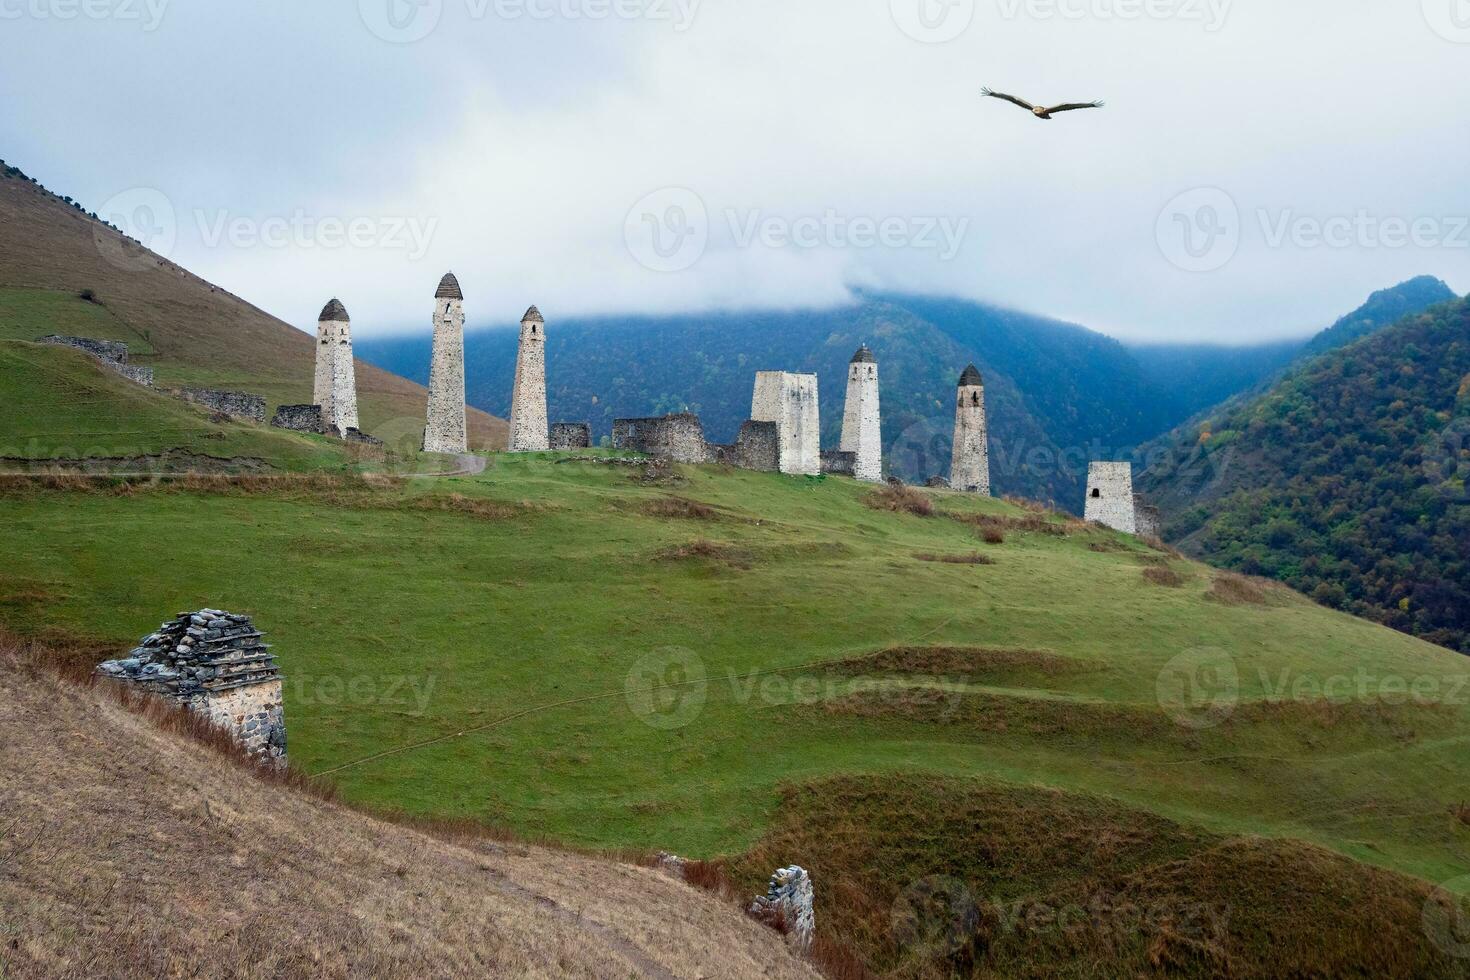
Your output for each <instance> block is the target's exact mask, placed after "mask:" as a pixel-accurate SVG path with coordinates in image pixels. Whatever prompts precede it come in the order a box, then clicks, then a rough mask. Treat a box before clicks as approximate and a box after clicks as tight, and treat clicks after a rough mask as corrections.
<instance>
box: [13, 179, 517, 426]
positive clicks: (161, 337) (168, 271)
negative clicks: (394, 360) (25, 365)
mask: <svg viewBox="0 0 1470 980" xmlns="http://www.w3.org/2000/svg"><path fill="white" fill-rule="evenodd" d="M432 287H433V283H429V284H427V285H425V286H424V287H423V288H424V289H425V294H424V295H425V303H426V305H425V315H426V316H427V311H428V306H427V303H428V297H429V296H430V295H431V290H432ZM84 289H90V290H92V291H93V293H94V294H95V296H96V298H97V300H98V301H99V302H100V303H101V304H103V307H104V309H103V310H102V312H101V313H99V312H97V309H98V308H96V307H94V306H93V305H92V304H86V303H84V302H83V301H81V300H80V299H78V298H77V294H78V293H79V292H80V291H82V290H84ZM329 298H330V297H327V296H323V297H322V300H323V302H325V301H326V300H327V299H329ZM89 307H90V308H89ZM349 308H350V307H349ZM104 313H105V314H106V315H105V316H104V315H103V314H104ZM316 313H317V311H316V310H315V309H313V310H303V311H302V313H301V319H302V322H303V323H307V322H308V321H311V320H312V318H314V317H315V316H316ZM308 325H310V324H308ZM70 327H76V328H78V329H79V330H80V329H83V328H88V329H97V330H99V331H100V332H101V333H103V334H112V336H106V337H104V338H103V339H121V340H126V341H128V342H129V344H133V345H140V346H137V347H136V349H137V350H138V352H139V354H140V355H142V356H140V357H138V358H137V362H138V363H139V364H141V365H145V366H151V367H153V368H154V369H155V370H156V372H157V377H158V383H159V384H160V385H164V386H169V385H203V386H207V387H215V388H226V389H236V390H244V391H251V392H255V393H257V394H261V395H265V396H266V399H267V401H268V402H269V404H270V408H271V410H272V411H274V409H275V406H277V405H280V404H283V403H286V404H289V403H302V402H307V401H310V399H311V385H312V363H313V358H314V356H315V346H314V344H313V342H312V338H311V337H310V336H308V335H307V334H305V333H303V332H301V331H300V330H297V329H294V328H292V327H291V326H289V325H288V324H285V323H283V322H281V321H280V320H277V319H275V318H274V317H272V316H269V315H267V314H265V313H264V312H262V311H261V310H259V309H257V308H256V307H254V306H251V305H250V304H249V303H246V302H244V301H243V300H241V299H239V298H238V297H236V296H233V295H231V294H230V293H227V292H225V291H224V290H222V289H220V288H219V287H217V286H213V285H210V284H209V283H207V282H205V281H204V280H202V279H200V278H198V277H197V276H194V275H193V274H191V273H189V272H188V271H186V270H184V269H182V268H180V267H179V266H177V265H175V264H173V263H172V262H169V261H168V260H166V259H163V258H160V257H159V256H157V255H154V254H153V253H151V252H148V251H146V250H144V249H143V248H142V246H140V245H138V244H137V243H136V242H133V241H131V240H130V239H127V238H124V237H123V236H122V235H120V234H118V233H117V232H116V231H114V230H113V229H111V228H109V227H107V226H106V225H103V224H101V223H99V222H97V221H96V220H94V219H92V218H90V217H88V216H86V215H85V214H82V213H80V212H79V211H77V210H75V209H74V208H72V207H70V206H68V205H67V204H66V203H65V202H63V201H61V200H60V199H59V198H57V197H55V196H53V195H51V194H49V193H47V192H46V191H45V190H43V189H41V188H39V187H37V186H36V185H34V184H31V183H30V182H28V181H24V180H20V179H16V178H8V179H0V339H17V340H35V339H36V338H37V337H39V336H42V335H43V334H48V333H64V332H67V330H68V329H69V328H70ZM89 335H90V334H89ZM145 350H147V351H150V353H144V351H145ZM357 391H358V401H359V409H360V413H361V416H362V422H363V428H364V430H365V431H368V432H372V433H374V434H377V435H380V436H386V437H387V438H389V439H390V440H392V441H393V443H394V444H395V445H397V444H398V442H399V441H401V440H403V439H407V440H409V441H410V442H411V441H412V438H413V436H415V435H419V434H422V430H423V420H424V405H425V399H426V397H427V394H426V392H425V391H424V389H423V388H422V387H421V386H419V385H416V384H414V383H412V382H410V381H407V380H405V379H403V378H400V377H398V376H397V375H393V374H389V373H388V372H386V371H382V370H380V369H378V368H375V367H372V366H371V365H369V364H365V363H363V362H362V361H358V362H357ZM469 424H470V441H471V444H472V445H474V446H476V447H493V446H503V445H504V444H505V432H506V430H505V422H504V421H503V420H501V419H497V418H493V417H492V416H489V415H487V414H485V413H484V412H480V411H478V410H471V411H470V414H469Z"/></svg>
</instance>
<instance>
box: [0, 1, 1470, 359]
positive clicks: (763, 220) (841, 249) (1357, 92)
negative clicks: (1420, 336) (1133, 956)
mask: <svg viewBox="0 0 1470 980" xmlns="http://www.w3.org/2000/svg"><path fill="white" fill-rule="evenodd" d="M0 81H3V84H4V91H5V99H4V107H3V109H0V156H3V157H4V158H5V159H6V160H7V161H9V162H11V163H13V164H15V165H18V166H20V167H21V168H22V169H24V170H25V171H26V172H28V173H29V174H31V175H32V176H35V177H37V178H38V179H39V180H41V181H42V182H43V183H45V184H46V185H47V186H49V187H50V188H52V189H53V190H55V191H57V192H58V193H62V194H69V195H71V196H73V197H75V198H77V199H78V200H80V201H81V202H82V203H83V204H85V205H86V206H87V207H88V208H89V209H92V208H95V209H98V210H102V211H105V212H107V213H106V214H105V216H108V217H111V218H112V219H113V220H114V221H116V222H117V223H119V224H121V225H123V226H124V227H126V228H128V229H129V230H131V231H134V232H136V233H137V234H139V235H140V236H141V237H143V238H144V240H145V241H147V242H148V243H149V244H150V245H153V246H154V247H157V248H159V249H160V250H162V251H166V252H167V253H168V254H169V255H170V257H172V258H173V259H175V260H176V261H179V262H181V263H182V264H184V265H185V266H187V267H189V268H190V269H192V270H194V271H195V272H197V273H199V274H200V275H202V276H204V277H205V278H207V279H210V280H212V281H214V282H217V283H219V284H220V285H222V286H224V287H226V288H228V289H230V290H232V291H234V292H236V293H239V294H240V295H242V296H244V297H246V298H247V299H249V300H251V301H252V302H254V303H256V304H258V305H260V306H262V307H263V308H265V309H266V310H268V311H269V312H271V313H273V314H275V315H277V316H279V317H281V318H282V319H284V320H286V321H288V322H291V323H294V324H296V325H298V326H301V327H304V328H311V327H312V326H313V324H314V320H315V316H316V313H317V311H318V310H319V309H320V308H321V306H322V304H323V303H324V302H325V301H326V300H327V299H328V298H330V297H331V296H333V295H336V296H340V297H341V298H342V300H343V301H344V302H345V303H346V304H347V306H348V309H349V310H350V311H351V314H352V318H353V324H354V330H355V331H356V332H357V333H358V334H359V335H364V334H374V333H379V334H381V333H390V332H391V333H399V332H404V331H407V330H418V329H423V330H427V329H428V316H429V308H430V306H431V298H432V295H433V291H434V287H435V285H436V283H437V281H438V279H439V276H440V275H441V274H442V273H443V272H444V271H446V270H449V269H453V270H454V271H455V272H456V273H457V274H458V276H459V279H460V281H461V283H463V286H464V290H465V294H466V306H467V312H468V315H469V322H470V325H471V326H472V327H473V326H476V325H489V324H492V323H499V322H508V321H512V320H515V319H518V317H519V314H520V313H521V311H522V310H524V308H525V307H526V306H527V305H529V304H530V303H536V304H539V306H540V307H541V309H542V311H543V312H544V313H545V314H546V315H547V317H548V319H549V320H550V321H551V322H552V324H553V325H554V323H555V319H556V317H558V316H564V317H565V316H572V315H579V314H590V313H616V312H649V313H657V312H663V311H694V310H703V309H716V308H732V307H734V308H738V307H748V306H767V307H770V306H776V307H787V306H824V305H831V304H834V303H840V302H842V301H843V300H844V299H845V297H846V296H847V295H848V292H847V290H848V288H849V287H850V286H854V285H857V286H869V287H881V288H897V289H905V290H913V291H926V292H942V293H948V294H956V295H962V296H967V297H973V298H979V299H985V300H989V301H994V302H998V303H1002V304H1006V305H1010V306H1015V307H1019V308H1022V309H1026V310H1029V311H1034V312H1038V313H1045V314H1049V315H1053V316H1057V317H1061V318H1064V319H1069V320H1073V321H1075V322H1078V323H1082V324H1084V325H1087V326H1090V327H1092V328H1094V329H1098V330H1101V331H1103V332H1106V333H1109V334H1112V335H1114V336H1116V337H1119V338H1121V339H1127V340H1213V341H1221V342H1230V343H1236V342H1248V341H1253V340H1262V339H1272V338H1278V337H1282V336H1286V335H1292V334H1299V333H1302V332H1304V331H1307V330H1310V329H1315V328H1318V327H1321V326H1324V325H1326V324H1327V323H1329V322H1330V321H1331V320H1332V319H1334V318H1335V317H1336V316H1337V315H1339V314H1341V313H1344V312H1346V311H1347V310H1349V309H1351V308H1352V307H1354V306H1356V305H1357V304H1358V303H1359V302H1361V301H1362V300H1363V299H1364V298H1365V297H1366V295H1367V294H1368V293H1369V292H1371V291H1372V290H1374V289H1377V288H1380V287H1382V286H1386V285H1391V284H1393V283H1395V282H1398V281H1400V280H1402V279H1405V278H1408V277H1410V276H1413V275H1417V274H1420V273H1431V274H1434V275H1438V276H1441V277H1443V278H1444V279H1445V280H1446V281H1448V282H1449V283H1450V285H1451V286H1452V287H1453V288H1455V289H1456V291H1458V292H1462V293H1463V292H1465V291H1467V290H1470V227H1467V224H1470V176H1467V160H1470V121H1467V119H1466V117H1465V98H1466V93H1467V92H1470V0H1422V2H1421V0H1290V2H1286V0H251V2H250V3H239V2H228V0H0ZM982 85H989V86H991V87H993V88H995V89H999V90H1001V91H1005V92H1011V93H1014V94H1016V95H1019V96H1022V97H1024V98H1027V99H1029V100H1031V101H1035V102H1045V103H1056V102H1064V101H1081V100H1092V99H1106V100H1107V106H1106V108H1104V109H1101V110H1088V111H1079V112H1073V113H1068V114H1065V115H1060V116H1058V117H1057V118H1055V119H1053V120H1052V121H1040V120H1036V119H1033V118H1031V117H1030V116H1029V115H1028V114H1027V113H1025V112H1024V111H1022V110H1021V109H1018V108H1016V107H1014V106H1011V105H1008V104H1006V103H1003V102H999V101H995V100H988V99H982V98H981V97H980V88H981V86H982Z"/></svg>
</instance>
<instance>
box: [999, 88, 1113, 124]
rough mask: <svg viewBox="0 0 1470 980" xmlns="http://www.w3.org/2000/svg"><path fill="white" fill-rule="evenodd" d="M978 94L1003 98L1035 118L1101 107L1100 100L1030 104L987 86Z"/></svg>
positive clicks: (1045, 117) (1046, 117)
mask: <svg viewBox="0 0 1470 980" xmlns="http://www.w3.org/2000/svg"><path fill="white" fill-rule="evenodd" d="M980 94H981V95H984V96H988V97H990V98H992V99H1005V100H1006V101H1007V102H1010V103H1012V104H1014V105H1018V106H1020V107H1021V108H1022V109H1026V110H1028V111H1030V113H1031V115H1033V116H1035V117H1036V118H1037V119H1050V118H1051V117H1052V113H1056V112H1071V111H1072V110H1073V109H1101V108H1102V107H1103V104H1102V103H1101V102H1064V103H1062V104H1061V105H1054V106H1043V105H1032V104H1031V103H1029V102H1027V101H1026V100H1025V99H1018V98H1016V97H1015V96H1014V95H1006V94H1005V93H1004V92H992V91H991V90H990V89H988V88H982V89H981V90H980Z"/></svg>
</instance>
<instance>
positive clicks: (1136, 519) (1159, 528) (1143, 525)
mask: <svg viewBox="0 0 1470 980" xmlns="http://www.w3.org/2000/svg"><path fill="white" fill-rule="evenodd" d="M1133 523H1134V525H1135V528H1134V530H1135V532H1136V533H1137V534H1138V536H1139V537H1140V538H1157V539H1159V540H1163V537H1164V518H1163V515H1162V514H1160V513H1159V509H1158V508H1157V507H1155V506H1154V505H1153V504H1151V503H1149V502H1148V500H1147V499H1146V498H1145V497H1144V496H1143V494H1141V493H1135V494H1134V495H1133Z"/></svg>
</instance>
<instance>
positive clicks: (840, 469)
mask: <svg viewBox="0 0 1470 980" xmlns="http://www.w3.org/2000/svg"><path fill="white" fill-rule="evenodd" d="M857 461H858V454H857V453H849V452H844V451H843V450H841V449H824V450H822V472H823V473H826V474H828V475H830V476H856V475H857Z"/></svg>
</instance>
